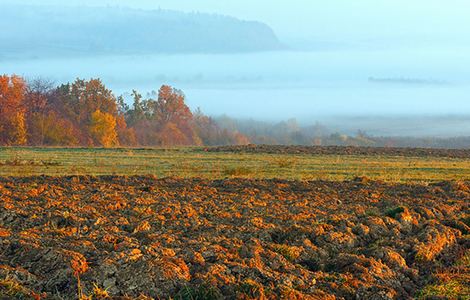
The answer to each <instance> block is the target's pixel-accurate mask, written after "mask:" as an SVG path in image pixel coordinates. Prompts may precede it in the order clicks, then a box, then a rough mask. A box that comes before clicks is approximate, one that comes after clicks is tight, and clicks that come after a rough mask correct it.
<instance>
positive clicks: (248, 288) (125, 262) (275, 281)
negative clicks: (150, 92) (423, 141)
mask: <svg viewBox="0 0 470 300" xmlns="http://www.w3.org/2000/svg"><path fill="white" fill-rule="evenodd" d="M0 198H1V201H0V295H1V296H3V297H5V298H10V297H11V298H15V297H16V298H21V297H23V298H27V299H28V298H35V299H41V298H50V299H54V298H56V299H74V298H75V299H76V298H77V297H78V296H81V297H82V299H85V297H91V296H93V299H100V298H106V297H122V298H124V296H126V297H128V298H136V297H140V298H141V299H145V298H146V297H152V298H155V299H169V298H170V297H171V298H176V299H224V298H225V299H278V298H284V299H409V298H412V297H426V296H429V295H436V294H439V293H440V294H445V295H447V296H448V297H450V298H452V297H455V298H458V297H460V298H461V299H468V292H469V290H468V283H469V281H468V280H469V260H470V258H469V253H468V249H469V245H470V240H469V235H468V234H469V233H470V232H469V230H470V228H469V225H470V224H469V220H470V219H469V206H470V185H469V184H467V183H465V182H438V183H430V184H427V183H422V184H402V183H385V182H380V181H369V180H367V179H366V178H357V179H355V180H349V181H344V182H343V181H300V180H297V181H288V180H282V179H276V180H275V179H272V180H267V179H258V180H257V179H240V178H239V179H222V180H210V179H194V178H193V179H172V178H167V179H157V178H156V177H155V176H135V177H126V176H103V177H92V176H74V177H47V176H41V177H26V178H7V177H5V178H1V179H0ZM449 283H451V284H452V285H451V286H448V284H449ZM436 291H437V292H436ZM466 297H467V298H466Z"/></svg>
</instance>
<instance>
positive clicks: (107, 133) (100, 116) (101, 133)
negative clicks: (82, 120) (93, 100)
mask: <svg viewBox="0 0 470 300" xmlns="http://www.w3.org/2000/svg"><path fill="white" fill-rule="evenodd" d="M89 131H90V135H91V137H92V138H93V142H94V143H95V145H99V146H103V147H105V148H109V147H113V146H117V145H119V141H118V134H117V131H116V118H115V117H114V116H113V115H111V114H109V113H105V112H101V111H100V110H96V111H95V112H94V113H92V114H91V120H90V126H89Z"/></svg>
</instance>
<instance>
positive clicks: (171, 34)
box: [0, 5, 282, 56]
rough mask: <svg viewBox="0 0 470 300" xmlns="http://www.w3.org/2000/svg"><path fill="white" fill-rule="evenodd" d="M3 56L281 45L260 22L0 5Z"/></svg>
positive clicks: (273, 47)
mask: <svg viewBox="0 0 470 300" xmlns="http://www.w3.org/2000/svg"><path fill="white" fill-rule="evenodd" d="M0 8H1V9H0V26H1V28H8V29H9V30H2V31H0V45H1V46H2V47H0V56H22V55H25V54H27V55H37V56H41V55H44V54H47V55H55V54H66V55H73V54H95V53H96V54H102V53H106V54H109V53H118V54H122V53H224V52H251V51H267V50H277V49H280V48H282V44H281V43H280V42H279V40H278V39H277V37H276V35H275V33H274V32H273V30H272V29H271V28H270V27H268V26H267V25H265V24H263V23H259V22H252V21H241V20H238V19H236V18H232V17H228V16H221V15H210V14H201V13H191V14H189V13H182V12H176V11H168V10H153V11H145V10H135V9H128V8H118V7H103V8H96V7H94V8H92V7H73V8H72V7H53V6H38V7H26V6H21V5H0Z"/></svg>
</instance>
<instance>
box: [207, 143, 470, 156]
mask: <svg viewBox="0 0 470 300" xmlns="http://www.w3.org/2000/svg"><path fill="white" fill-rule="evenodd" d="M205 150H206V151H208V152H233V153H240V152H242V153H270V154H311V155H367V156H370V155H386V156H405V157H447V158H464V159H465V158H470V149H436V148H391V147H390V148H380V147H353V146H347V147H346V146H271V145H246V146H220V147H209V148H206V149H205Z"/></svg>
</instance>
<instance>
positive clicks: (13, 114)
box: [0, 75, 27, 145]
mask: <svg viewBox="0 0 470 300" xmlns="http://www.w3.org/2000/svg"><path fill="white" fill-rule="evenodd" d="M25 88H26V85H25V82H24V80H23V79H22V78H20V77H18V76H15V75H13V76H11V77H10V76H7V75H3V76H0V144H2V145H24V144H26V141H27V138H26V118H25V106H24V96H25Z"/></svg>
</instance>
